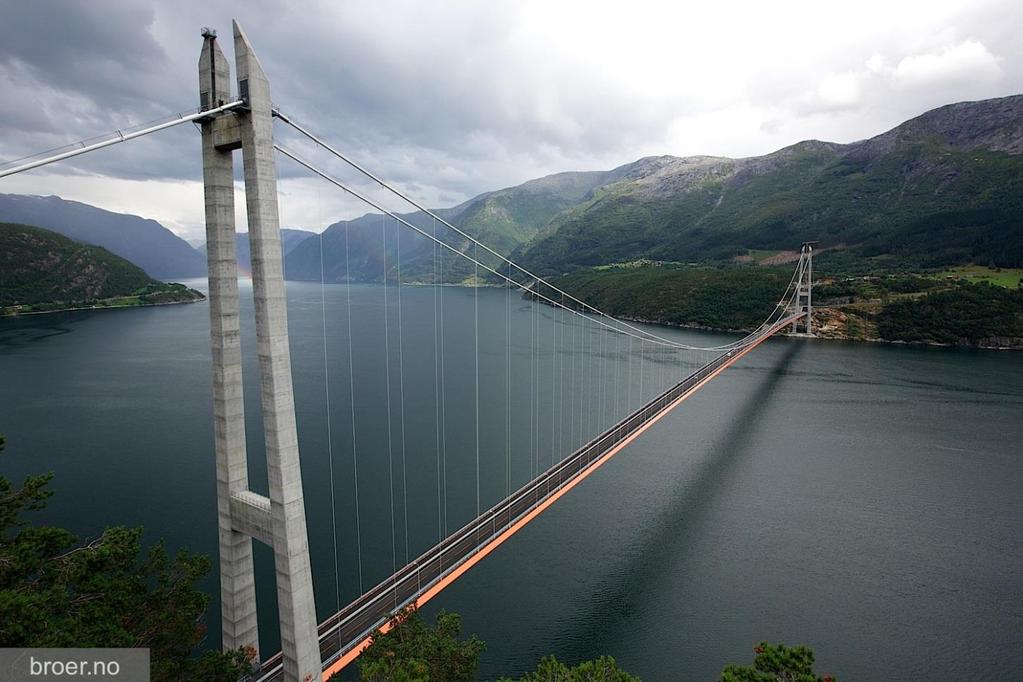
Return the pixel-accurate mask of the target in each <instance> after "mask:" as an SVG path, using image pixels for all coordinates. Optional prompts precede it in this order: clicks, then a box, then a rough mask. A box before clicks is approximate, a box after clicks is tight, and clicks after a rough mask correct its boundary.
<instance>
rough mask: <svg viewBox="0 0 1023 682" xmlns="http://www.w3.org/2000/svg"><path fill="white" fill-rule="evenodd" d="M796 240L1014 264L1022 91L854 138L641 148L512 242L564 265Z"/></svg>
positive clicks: (933, 261) (929, 260) (940, 260)
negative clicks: (645, 152)
mask: <svg viewBox="0 0 1023 682" xmlns="http://www.w3.org/2000/svg"><path fill="white" fill-rule="evenodd" d="M805 240H819V241H820V242H821V246H822V247H838V246H845V247H851V248H854V249H855V250H856V251H857V252H858V253H860V254H862V255H864V256H871V255H878V254H894V255H898V256H902V257H905V258H910V259H914V260H916V261H918V262H919V263H920V264H921V265H945V264H953V263H965V262H970V261H973V262H980V263H983V264H987V263H989V262H992V263H995V264H998V265H1006V266H1018V265H1023V96H1014V97H1005V98H1000V99H992V100H984V101H980V102H962V103H959V104H952V105H949V106H944V107H941V108H938V109H934V110H932V111H929V112H927V113H925V114H923V115H922V116H919V117H917V118H914V119H912V120H910V121H907V122H906V123H903V124H902V125H900V126H898V127H896V128H894V129H892V130H890V131H888V132H886V133H884V134H881V135H878V136H877V137H873V138H871V139H869V140H864V141H861V142H854V143H852V144H834V143H830V142H819V141H816V140H811V141H806V142H800V143H798V144H795V145H792V146H791V147H786V148H785V149H782V150H779V151H777V152H774V153H773V154H768V155H766V156H760V157H752V158H747V159H727V158H717V157H688V158H675V157H670V156H664V157H656V158H648V159H641V160H640V161H638V162H636V163H635V164H632V165H631V166H630V167H629V169H628V172H627V173H626V174H625V177H623V178H622V179H620V180H618V181H617V182H614V183H610V184H608V185H604V186H602V187H600V188H599V189H598V190H596V191H595V192H594V193H593V194H592V195H591V196H589V197H588V198H587V199H586V201H584V202H581V203H580V204H578V205H576V206H574V207H572V208H571V209H569V210H567V211H563V212H562V213H559V214H558V215H557V216H556V217H555V218H554V219H553V220H552V221H551V222H550V224H549V225H548V226H547V227H546V228H545V229H544V231H543V233H542V234H541V235H539V236H538V237H537V238H536V239H534V240H533V241H532V242H530V243H529V244H525V245H523V246H521V247H520V248H519V250H518V252H517V253H516V255H517V256H518V257H520V258H521V259H522V260H523V262H524V263H525V264H527V265H530V266H532V267H535V268H537V269H539V270H541V271H542V272H545V273H556V272H557V273H560V272H567V271H571V270H574V269H576V268H579V267H585V266H593V265H600V264H604V263H609V262H621V261H630V260H635V259H639V258H647V259H651V260H664V261H691V260H698V259H707V258H727V257H730V256H733V255H737V254H741V253H745V252H746V250H747V249H792V248H794V247H798V245H799V244H800V243H801V242H803V241H805Z"/></svg>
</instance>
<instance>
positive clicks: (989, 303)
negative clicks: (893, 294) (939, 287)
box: [877, 281, 1023, 345]
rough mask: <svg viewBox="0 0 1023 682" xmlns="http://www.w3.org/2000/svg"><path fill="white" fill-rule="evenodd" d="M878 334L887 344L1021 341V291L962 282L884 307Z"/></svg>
mask: <svg viewBox="0 0 1023 682" xmlns="http://www.w3.org/2000/svg"><path fill="white" fill-rule="evenodd" d="M877 330H878V334H879V335H880V336H881V338H884V339H888V340H890V341H907V342H932V343H947V344H967V345H976V344H977V343H979V342H982V341H984V340H985V339H989V338H991V337H996V336H1005V337H1023V291H1021V290H1019V289H1015V290H1012V289H1005V288H1003V287H998V286H994V285H991V284H987V283H981V284H969V283H967V282H965V281H960V282H959V283H958V284H957V286H956V287H955V288H953V289H949V290H945V291H935V292H932V293H930V294H928V295H927V296H923V297H919V298H906V299H899V300H896V301H892V302H890V303H888V304H887V305H886V306H885V307H884V308H882V310H881V311H880V313H878V315H877Z"/></svg>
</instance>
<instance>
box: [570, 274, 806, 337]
mask: <svg viewBox="0 0 1023 682" xmlns="http://www.w3.org/2000/svg"><path fill="white" fill-rule="evenodd" d="M791 274H792V273H791V268H790V267H788V266H785V267H781V268H759V267H746V266H743V267H739V266H727V267H720V268H712V267H691V266H678V265H672V266H657V265H645V266H644V265H639V266H631V265H630V266H629V267H623V268H602V269H589V270H580V271H578V272H575V273H572V274H570V275H566V276H564V277H561V278H558V279H555V280H553V282H552V284H554V285H556V286H559V287H561V288H563V289H565V290H566V291H568V292H569V293H571V294H572V295H574V296H577V297H578V298H580V299H581V300H583V301H587V302H588V303H590V304H591V305H595V306H597V307H598V308H600V309H602V310H605V311H606V312H608V313H610V314H612V315H615V316H626V317H630V318H634V319H640V320H645V321H650V322H660V323H664V324H671V325H682V326H695V327H709V328H713V329H752V328H754V327H756V326H757V325H759V324H760V323H761V322H763V320H764V319H765V318H766V317H767V316H768V315H769V314H770V313H771V311H772V310H773V309H774V306H775V304H776V303H777V302H778V299H779V298H780V297H781V295H782V293H783V292H784V291H785V286H786V285H787V284H788V281H789V278H790V277H791Z"/></svg>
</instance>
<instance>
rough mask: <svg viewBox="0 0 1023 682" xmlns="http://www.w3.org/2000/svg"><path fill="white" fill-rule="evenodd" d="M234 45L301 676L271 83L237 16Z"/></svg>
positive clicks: (268, 431)
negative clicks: (243, 108) (243, 100)
mask: <svg viewBox="0 0 1023 682" xmlns="http://www.w3.org/2000/svg"><path fill="white" fill-rule="evenodd" d="M234 52H235V60H236V65H237V68H238V83H239V93H240V94H241V95H242V97H243V98H246V99H247V103H248V106H249V112H248V114H247V115H243V116H240V117H239V123H240V126H239V133H240V136H241V145H242V158H243V162H244V169H245V203H246V209H247V212H248V218H249V242H250V247H251V251H252V285H253V292H254V296H255V308H256V340H257V346H258V352H259V369H260V378H261V381H260V384H261V403H262V406H263V426H264V431H265V437H266V463H267V470H268V471H267V473H268V478H269V483H270V518H271V527H272V535H273V550H274V563H275V566H276V569H277V603H278V607H279V610H280V620H281V651H282V654H283V658H284V676H285V679H287V680H294V681H296V682H297V681H301V682H306V681H307V680H313V679H318V678H319V676H320V675H321V671H322V665H321V661H320V650H319V640H318V636H317V635H318V633H317V623H316V608H315V603H314V600H313V582H312V569H311V566H310V560H309V542H308V537H307V535H306V521H305V501H304V499H303V496H302V472H301V469H300V463H299V451H298V433H297V431H296V427H295V399H294V394H293V388H292V381H291V354H290V350H289V344H288V312H287V306H286V302H285V298H284V293H285V292H284V273H283V267H282V262H281V238H280V217H279V215H278V208H277V174H276V160H275V157H274V153H275V152H274V147H273V119H272V111H271V107H272V104H271V99H270V85H269V82H268V81H267V78H266V75H265V74H264V73H263V69H262V67H261V66H260V64H259V61H258V60H257V59H256V55H255V53H254V52H253V51H252V46H251V45H250V44H249V41H248V39H247V38H246V37H245V34H244V33H243V32H242V30H241V29H240V28H239V26H238V24H237V23H235V24H234Z"/></svg>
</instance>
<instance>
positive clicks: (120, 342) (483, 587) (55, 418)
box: [0, 282, 1023, 680]
mask: <svg viewBox="0 0 1023 682" xmlns="http://www.w3.org/2000/svg"><path fill="white" fill-rule="evenodd" d="M195 284H196V283H193V285H195ZM201 284H202V286H204V285H205V283H204V282H203V283H201ZM346 293H348V292H347V291H346V288H345V287H344V286H341V285H334V286H328V287H326V288H325V289H324V290H321V287H320V286H319V285H306V284H298V283H290V284H289V299H290V303H289V314H290V324H291V332H292V357H293V363H294V377H295V385H296V394H297V410H298V422H299V428H300V438H301V445H302V457H303V475H304V482H305V489H306V496H307V508H308V514H309V527H310V536H311V544H312V550H313V563H314V576H315V580H316V590H317V605H318V609H319V611H320V615H321V617H322V616H326V615H327V614H329V613H330V612H332V611H333V610H334V609H335V608H336V606H337V604H338V601H339V600H340V601H342V602H344V601H346V600H349V599H351V598H352V597H353V596H355V595H356V594H357V593H358V592H359V590H360V568H361V587H362V588H368V587H370V586H371V585H372V584H374V583H375V582H377V581H379V580H380V579H382V578H383V577H385V576H386V575H387V574H388V573H389V572H390V570H391V568H392V566H393V565H395V564H397V565H401V564H403V563H404V562H405V557H406V555H407V556H410V557H412V556H415V555H416V554H418V553H419V552H421V551H423V550H424V549H425V548H426V547H428V546H429V545H430V544H432V543H434V542H436V540H437V539H438V535H439V534H440V533H443V532H444V529H445V526H446V527H447V530H449V531H450V530H454V529H455V528H457V527H459V526H460V525H461V524H462V523H464V522H465V521H467V520H468V519H469V518H470V517H471V516H473V515H474V514H475V510H476V506H477V498H476V414H477V412H476V400H475V391H474V385H475V384H474V376H475V362H474V357H475V350H474V349H475V339H476V337H475V333H474V330H475V328H476V326H475V325H474V303H475V302H474V293H475V292H473V291H471V290H464V289H458V288H450V287H448V288H443V289H442V290H440V295H439V298H435V292H434V290H433V289H431V288H419V287H408V286H406V287H402V292H401V293H402V297H403V298H402V310H401V313H402V314H401V316H400V320H399V316H398V312H397V311H398V309H397V306H396V294H397V291H396V289H395V288H393V287H392V288H389V289H387V290H386V291H385V289H384V288H382V287H374V286H353V287H352V288H351V290H350V295H351V310H352V320H353V321H352V329H353V333H352V342H351V348H352V355H353V358H354V365H355V371H354V374H352V375H350V373H349V369H348V368H349V365H348V349H349V341H348V329H347V308H346V301H347V299H346ZM478 294H479V299H478V305H479V319H480V325H479V329H480V337H479V348H480V360H479V372H480V379H481V386H482V387H483V388H482V390H481V393H480V402H479V416H480V419H479V423H480V427H479V428H480V443H481V447H480V455H479V457H480V465H479V472H480V475H479V489H480V502H479V503H480V504H481V505H482V506H483V507H486V506H489V505H490V504H493V503H494V502H495V501H497V500H498V499H499V498H500V497H501V496H502V495H503V494H504V492H505V490H506V489H507V488H508V486H517V485H519V484H521V483H522V482H524V481H525V480H526V479H528V478H529V476H530V474H531V472H532V471H534V470H535V469H536V467H538V466H540V467H546V466H548V465H549V464H550V457H551V452H552V450H556V451H558V452H563V451H567V450H568V449H571V448H572V447H574V446H575V445H577V444H578V443H579V442H580V440H581V439H582V438H583V437H584V436H585V435H586V434H591V433H594V432H595V431H596V429H597V428H598V427H599V426H600V425H601V424H606V423H607V422H608V421H609V420H610V419H612V418H613V416H614V415H615V414H621V413H622V412H623V411H624V410H625V409H626V408H627V406H628V405H630V404H631V405H633V406H635V405H637V404H638V402H639V400H640V399H641V397H642V396H649V395H652V393H653V391H655V390H657V388H659V387H661V386H662V385H663V384H664V383H665V382H666V381H667V380H668V377H669V376H671V375H672V374H673V373H678V371H679V364H678V363H677V362H676V361H675V360H681V361H682V362H683V363H695V362H697V361H698V360H699V358H698V357H695V356H686V355H683V356H682V357H681V358H676V359H675V360H672V359H671V358H670V357H669V356H668V355H667V354H665V353H662V352H659V351H657V349H656V348H654V347H652V346H647V347H645V348H640V345H639V344H638V343H637V344H634V345H633V347H631V348H630V347H629V343H628V340H627V339H622V338H618V337H614V336H612V335H610V334H606V333H604V334H602V333H598V332H596V331H594V330H593V329H592V326H591V325H586V326H583V325H580V324H577V323H575V322H572V321H569V320H567V319H564V318H562V317H560V316H558V317H555V316H554V314H553V313H552V311H550V310H549V309H547V308H543V309H537V308H533V307H531V306H530V305H529V303H528V302H525V301H522V300H520V299H518V298H516V297H508V296H506V294H505V292H503V291H496V290H484V291H480V292H478ZM385 296H386V297H387V307H386V308H385V307H384V298H385ZM321 297H322V303H321ZM250 306H251V304H250ZM435 306H437V307H435ZM441 308H442V309H443V313H442V314H441ZM384 310H387V311H388V315H387V317H386V325H387V332H388V335H387V337H386V339H387V340H386V343H385V328H384V327H385V316H384V314H383V311H384ZM208 315H209V312H208V308H207V306H206V305H204V304H200V305H186V306H170V307H165V308H149V309H135V310H123V311H96V312H79V313H69V314H56V315H47V316H38V317H32V318H26V319H20V320H9V321H2V322H0V432H3V433H5V434H6V435H7V437H8V448H7V451H6V452H5V453H4V455H3V456H2V461H0V471H2V472H3V474H4V475H6V476H8V477H13V478H16V479H18V478H20V477H22V476H24V475H26V474H29V473H33V472H39V471H44V470H53V471H54V472H56V479H55V482H54V488H55V489H56V491H57V495H56V497H54V498H53V500H52V503H51V505H50V508H49V509H48V510H46V511H45V512H44V513H43V514H42V516H43V517H44V518H45V520H47V521H50V522H53V523H59V524H62V525H65V526H67V527H69V528H71V529H73V530H74V531H76V532H78V533H80V534H81V535H83V536H94V535H96V534H97V533H98V532H100V531H101V530H102V528H103V527H104V526H106V525H113V524H129V525H143V526H145V528H146V531H147V534H148V536H149V537H150V539H156V538H164V539H165V540H166V541H167V543H168V544H169V545H170V546H172V547H176V546H187V547H189V548H192V549H194V550H197V551H201V552H206V553H209V554H211V555H214V554H215V552H216V514H215V511H216V505H215V486H214V467H213V454H212V426H211V418H210V413H211V401H210V394H209V392H210V363H209V346H208V333H209V331H208V330H209V323H208ZM438 320H441V321H442V322H443V330H441V329H440V326H441V325H439V324H438ZM509 320H510V321H511V327H512V329H513V333H512V337H511V342H510V343H508V342H506V340H505V338H506V335H505V330H506V329H507V322H508V321H509ZM399 322H400V324H401V334H402V335H401V339H402V342H401V344H400V345H399V344H398V336H397V331H398V325H399ZM325 330H326V338H327V341H326V351H327V352H326V358H327V359H326V369H327V371H326V373H325V371H324V366H325V362H324V331H325ZM244 331H245V337H244V339H245V348H246V350H247V365H246V382H247V383H246V389H247V391H248V393H247V404H248V435H249V448H250V467H251V470H252V471H251V478H252V480H253V487H254V488H256V489H259V490H264V489H265V480H266V475H265V470H264V468H263V462H262V452H263V449H262V440H261V433H260V428H259V415H258V395H257V394H256V392H255V387H256V386H258V383H257V373H256V370H257V368H256V364H255V357H254V353H253V352H252V351H254V348H255V344H254V334H253V332H252V328H251V324H249V325H248V326H247V327H246V328H245V330H244ZM442 332H443V333H442ZM664 333H665V334H669V335H673V336H675V337H677V338H680V339H688V340H690V341H696V342H700V343H707V342H710V341H714V340H717V339H719V338H723V337H718V336H713V335H708V334H697V333H691V332H679V331H666V332H664ZM534 334H536V335H538V336H539V338H540V339H541V345H540V350H539V352H534V351H533V350H532V348H534V345H532V344H530V339H531V337H532V336H533V335H534ZM435 338H442V339H443V344H435ZM440 346H442V347H443V350H444V353H443V361H444V371H443V374H442V376H443V377H444V382H443V391H441V387H439V386H438V384H437V382H436V380H435V377H436V376H437V375H438V374H440V362H441V359H442V358H441V357H440V356H439V354H438V353H437V349H438V347H440ZM388 358H389V361H388ZM399 370H403V371H399ZM388 374H389V375H390V376H389V378H390V383H389V384H388V383H387V377H388ZM325 377H326V380H325ZM509 377H510V381H509V380H508V379H509ZM351 387H354V392H355V398H356V399H355V410H354V417H355V439H354V441H355V448H354V450H353V445H352V444H353V437H352V435H353V434H352V416H353V411H352V404H351V401H350V389H351ZM388 387H389V388H390V397H391V410H390V430H389V433H390V447H388V410H387V393H388ZM573 389H575V390H573ZM328 392H329V395H330V402H329V406H330V409H329V411H328V409H327V402H326V399H325V397H326V395H327V393H328ZM402 396H403V397H404V416H402V407H401V405H402V401H401V398H402ZM439 396H442V397H443V410H441V402H440V401H439V399H438V398H439ZM438 414H440V415H441V416H442V422H443V424H444V429H443V431H442V432H441V433H438V430H437V428H436V423H437V416H438ZM328 416H329V421H330V430H329V432H328V428H327V422H328ZM536 424H539V428H536V426H535V425H536ZM509 425H510V426H511V428H510V429H509ZM536 432H538V433H539V440H538V441H537V440H535V439H533V438H532V437H531V434H532V433H536ZM328 434H329V438H328ZM1021 442H1023V354H1008V353H995V352H961V351H951V350H932V349H928V350H922V349H896V348H886V347H872V346H866V345H851V344H850V345H844V344H837V343H823V342H807V341H795V340H785V339H778V340H772V341H771V342H768V343H766V344H764V345H763V346H761V347H760V348H759V349H757V350H756V351H755V352H754V353H752V354H751V355H750V356H749V357H747V358H745V359H744V360H742V361H741V362H740V363H739V364H738V365H737V366H736V367H735V368H733V369H730V370H729V371H728V372H726V373H724V374H723V375H722V376H721V377H720V378H718V379H716V380H715V381H714V382H712V383H711V384H710V385H708V386H707V387H706V388H704V389H703V390H702V391H700V392H699V393H698V394H697V395H696V396H695V397H693V398H692V399H690V400H688V401H687V402H686V403H685V405H684V406H683V407H682V408H681V409H679V410H676V411H675V412H674V413H673V414H672V415H670V416H669V417H667V418H665V419H663V420H662V421H661V422H659V423H658V424H657V426H655V427H654V428H652V429H651V430H650V431H648V432H647V433H646V434H645V435H644V436H643V437H642V438H641V439H639V440H638V441H637V442H636V443H635V444H634V445H633V446H631V447H630V448H628V449H627V450H625V451H624V452H623V453H622V454H620V455H619V456H618V457H616V458H615V459H613V460H612V461H611V462H610V463H609V464H607V465H606V466H605V467H604V468H603V469H602V470H601V471H600V472H599V473H597V474H595V475H594V476H591V477H590V478H589V479H587V481H586V482H585V483H584V484H582V485H581V486H579V487H578V488H577V489H576V490H575V491H573V492H572V493H571V494H569V495H568V496H566V497H565V498H563V499H562V500H561V501H560V502H559V503H558V504H557V505H555V507H554V508H553V509H552V510H551V511H549V512H547V513H546V514H545V515H543V516H542V517H540V518H539V519H538V520H537V521H535V522H534V523H533V524H531V525H530V526H529V527H528V528H527V529H526V530H525V531H523V532H521V533H519V534H518V535H516V536H515V537H514V538H512V539H511V540H510V541H509V542H507V543H506V544H505V545H504V546H502V547H501V548H500V549H499V550H498V551H497V552H495V553H494V554H493V555H492V556H491V557H490V558H488V559H487V560H486V561H485V562H483V563H482V564H481V565H479V566H478V567H476V568H474V569H473V570H472V571H471V572H470V573H469V574H468V575H467V576H466V577H464V578H463V579H461V580H460V581H459V582H458V583H456V584H455V585H454V586H453V587H451V588H450V589H448V590H447V591H446V592H445V593H443V594H442V595H441V596H440V597H439V598H438V599H437V600H436V601H435V602H433V603H431V604H430V606H429V608H428V609H427V611H428V612H429V613H430V614H432V613H433V612H435V611H436V610H437V609H440V608H445V609H448V610H452V611H456V612H458V613H460V614H462V616H463V622H464V628H465V630H466V631H468V632H475V633H477V634H478V635H479V636H480V637H481V638H482V639H484V640H485V641H486V642H487V651H486V653H485V655H484V658H483V664H482V671H481V674H482V677H483V678H484V679H492V678H494V677H497V676H498V675H499V674H518V673H521V672H523V671H525V670H527V669H529V668H531V667H533V666H535V663H536V660H537V659H538V658H539V657H541V656H543V655H545V654H548V653H554V654H556V655H557V656H558V657H559V658H561V659H563V660H567V661H576V660H579V659H585V658H592V657H595V656H597V655H600V654H611V655H613V656H615V657H616V658H617V659H618V660H619V662H620V663H621V664H622V665H623V666H624V667H625V668H626V669H628V670H630V671H632V672H634V673H636V674H639V675H640V676H642V677H643V678H644V679H649V680H675V679H683V680H713V679H716V675H717V674H718V673H719V672H720V670H721V668H722V667H723V666H724V665H725V664H726V663H728V662H732V661H737V662H748V661H749V660H751V658H752V652H751V648H752V646H753V645H754V644H755V643H756V642H757V641H759V640H761V639H768V640H772V641H784V642H786V643H793V644H794V643H806V644H809V645H811V646H812V647H813V648H814V649H815V651H816V652H817V655H818V661H819V668H820V669H822V670H824V671H828V672H832V673H834V674H837V675H838V676H839V677H840V678H842V679H844V680H893V679H900V680H902V679H905V680H917V679H919V680H978V679H992V680H995V679H997V680H1001V679H1019V677H1020V674H1021V670H1023V646H1021V645H1020V634H1021V633H1023V593H1021V589H1023V531H1021V528H1023V496H1021V495H1020V490H1021V485H1023V456H1021V454H1023V451H1021V447H1020V443H1021ZM403 443H404V448H402V444H403ZM353 452H354V453H355V454H354V456H353ZM403 453H404V466H403V465H402V462H403ZM356 464H357V465H358V475H359V479H358V494H359V507H358V509H356V506H355V503H354V498H355V493H356V487H355V482H354V481H355V478H354V473H355V465H356ZM438 472H440V476H439V477H438ZM331 473H333V481H334V486H333V494H334V499H335V504H334V505H333V506H332V505H331V492H332V490H331ZM391 491H393V495H392V493H391ZM406 500H407V504H406V502H405V501H406ZM438 500H439V501H440V504H439V505H438ZM392 509H393V515H392ZM356 512H358V513H356ZM392 518H393V524H392ZM406 519H407V522H406ZM357 521H358V524H357ZM335 526H336V528H337V545H338V553H337V555H335V550H334V545H335V542H334V535H333V532H332V529H333V528H334V527H335ZM392 529H393V532H392ZM357 530H358V531H360V532H361V538H362V542H361V561H360V551H359V550H360V546H359V543H358V542H357ZM406 538H407V540H406ZM335 556H337V557H338V560H337V561H335ZM335 566H336V567H337V571H336V572H335ZM257 570H258V571H259V572H260V580H261V591H260V593H259V599H260V609H261V615H262V616H263V624H264V625H263V628H262V637H263V642H262V645H263V648H264V650H265V651H266V652H269V651H271V650H274V649H275V648H276V647H277V646H278V638H277V632H276V628H275V627H274V624H273V618H274V615H275V614H274V610H275V603H274V599H275V598H274V592H273V585H272V581H273V567H272V558H271V556H270V553H269V551H267V550H264V549H260V550H259V551H258V552H257ZM337 585H339V586H340V597H339V595H338V592H337V591H336V586H337ZM204 587H205V588H206V589H208V590H209V591H210V592H211V595H214V599H213V600H212V601H211V612H210V617H209V621H210V624H211V633H210V638H211V642H212V643H214V644H215V643H216V642H218V641H219V633H218V632H217V627H218V621H219V614H218V613H217V599H216V597H215V588H216V584H215V580H214V579H211V580H209V581H207V583H206V584H205V585H204Z"/></svg>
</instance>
